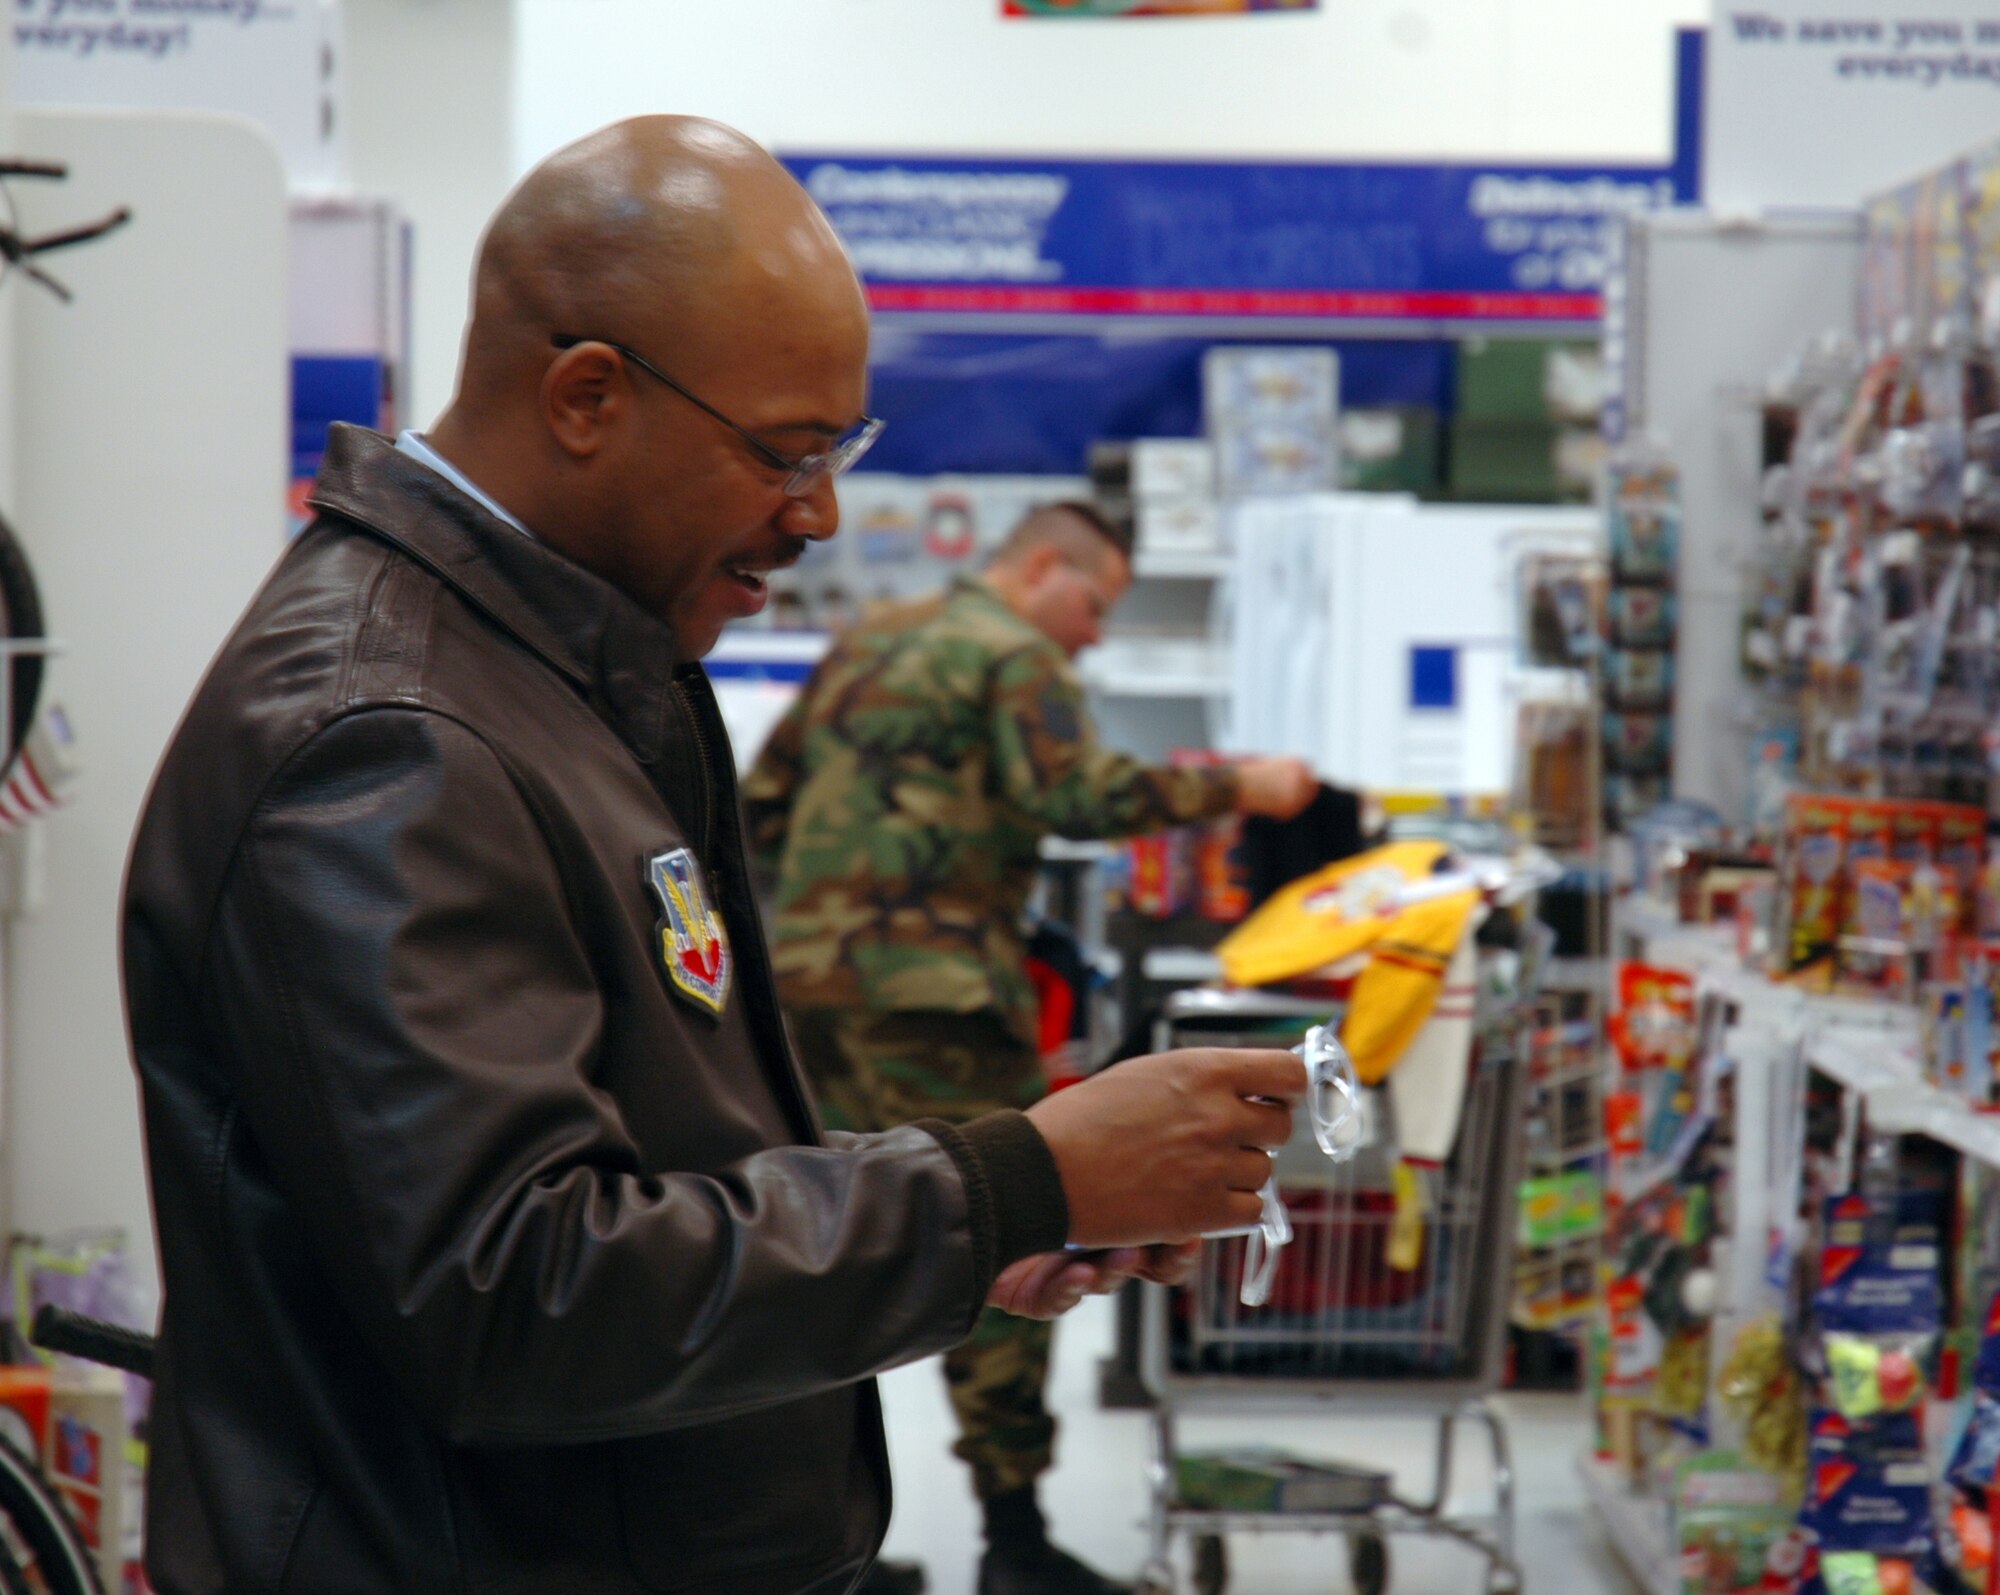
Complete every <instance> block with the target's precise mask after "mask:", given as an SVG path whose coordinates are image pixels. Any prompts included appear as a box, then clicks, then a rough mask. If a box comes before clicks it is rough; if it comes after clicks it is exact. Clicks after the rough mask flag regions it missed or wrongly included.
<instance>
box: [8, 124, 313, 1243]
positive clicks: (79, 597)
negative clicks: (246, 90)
mask: <svg viewBox="0 0 2000 1595" xmlns="http://www.w3.org/2000/svg"><path fill="white" fill-rule="evenodd" d="M15 137H16V140H17V144H18V147H19V149H20V150H21V151H22V152H32V153H33V154H34V155H37V156H40V157H43V158H46V159H51V160H59V161H64V162H67V163H68V165H69V168H70V177H69V179H68V181H66V182H64V183H61V184H48V185H38V186H37V187H36V188H35V190H34V191H33V192H32V193H31V194H24V195H23V196H22V207H23V210H24V211H26V212H27V220H28V221H30V222H31V223H33V224H37V225H40V224H42V223H44V222H46V223H51V224H53V223H57V222H60V221H63V220H65V219H67V218H71V217H88V216H96V215H101V214H103V213H104V212H106V211H108V210H110V209H112V208H114V207H116V206H118V205H129V206H130V207H131V209H132V212H133V220H132V222H131V223H130V225H129V226H127V227H126V228H124V229H123V230H122V231H120V232H119V233H117V234H114V235H113V236H112V237H110V238H108V239H106V240H104V241H102V242H100V243H97V244H93V245H90V246H88V247H86V248H82V249H78V250H75V251H72V252H69V253H66V254H65V256H64V257H63V261H62V268H61V269H62V275H63V278H64V280H65V281H66V282H67V283H68V284H69V285H70V286H71V287H72V288H73V289H74V290H75V294H76V299H75V302H74V303H73V304H70V305H62V304H58V303H57V302H56V301H55V300H54V299H52V298H51V297H49V296H48V295H47V294H44V293H41V292H39V291H38V290H35V289H34V288H32V286H30V285H28V284H26V283H23V282H20V281H19V280H15V281H11V282H9V283H8V284H7V285H6V287H5V288H4V289H0V300H11V302H12V303H11V309H12V313H13V314H14V315H15V316H16V318H17V343H16V348H15V361H14V367H13V380H14V387H15V391H16V393H17V394H19V395H22V396H23V402H21V403H19V404H17V406H16V407H15V416H14V420H15V432H14V446H15V459H16V462H17V464H18V467H19V471H18V477H17V479H16V480H14V481H12V482H10V483H8V484H6V493H5V500H6V503H5V507H6V509H7V510H8V511H9V512H10V514H11V515H12V517H13V519H14V520H15V521H16V523H17V529H18V531H19V533H20V536H21V539H22V541H23V543H24V544H25V546H26V548H27V550H28V553H29V556H30V558H31V559H32V560H33V562H34V566H35V572H36V576H37V579H38V581H39V583H40V586H41V594H42V601H43V606H44V608H45V610H46V613H47V617H48V624H49V626H50V628H51V630H52V631H54V632H56V633H57V634H59V635H60V636H62V638H63V639H64V641H65V643H66V645H67V651H66V652H65V654H64V656H63V657H62V658H61V659H60V660H59V661H58V663H57V664H56V666H55V667H54V668H53V669H52V670H51V672H50V679H49V682H48V687H47V690H48V692H49V693H50V695H52V696H54V697H56V698H59V699H60V700H61V701H62V703H63V704H64V706H65V708H66V709H67V710H68V712H69V715H70V718H71V720H72V722H73V723H74V725H75V727H76V732H77V743H78V760H79V763H80V765H81V769H82V774H81V779H80V781H79V783H78V789H77V794H76V797H75V799H74V801H73V802H72V803H71V804H70V805H69V806H68V807H67V808H65V809H63V810H62V811H61V812H59V813H57V814H56V815H54V816H53V817H51V818H50V819H49V820H48V821H46V822H45V823H43V824H42V825H41V826H39V827H38V828H37V842H36V845H37V846H40V847H42V848H44V849H45V857H43V858H42V860H41V861H40V868H39V869H38V870H37V871H36V873H37V874H38V875H39V876H40V877H41V879H42V880H43V881H44V883H45V885H44V888H43V890H42V891H41V892H40V894H39V895H40V897H41V898H42V901H41V902H40V904H39V906H37V907H36V908H35V909H34V910H33V911H32V912H30V913H28V914H26V915H25V916H24V917H20V918H17V919H15V920H13V921H12V922H11V923H10V925H9V927H8V942H9V952H10V958H9V963H10V967H9V969H8V972H7V974H8V982H7V1019H8V1024H7V1034H6V1060H7V1069H6V1080H5V1093H6V1094H5V1107H6V1112H5V1118H4V1153H5V1158H4V1172H5V1180H6V1186H7V1190H8V1193H9V1198H10V1202H11V1209H12V1212H11V1217H12V1221H13V1223H14V1224H15V1226H16V1227H19V1228H24V1229H30V1230H41V1231H45V1232H46V1231H57V1230H63V1229H68V1228H72V1227H75V1226H79V1225H100V1224H108V1225H116V1226H118V1227H120V1228H123V1229H124V1230H126V1231H127V1232H128V1233H129V1235H130V1236H131V1239H132V1246H133V1257H134V1262H135V1264H136V1266H137V1269H138V1271H139V1273H140V1275H141V1277H142V1280H143V1279H145V1278H147V1277H148V1276H150V1273H151V1268H152V1253H151V1236H152V1230H151V1220H150V1216H149V1208H148V1203H147V1195H146V1185H145V1170H144V1162H143V1158H142V1155H141V1145H140V1131H139V1113H138V1100H137V1091H136V1087H135V1084H134V1081H133V1077H132V1071H131V1065H130V1063H129V1061H128V1055H127V1045H126V1038H125V1029H124V1022H123V1011H122V1004H121V1000H120V989H119V970H118V935H119V907H120V896H121V887H122V876H123V870H124V862H125V856H126V852H127V849H128V846H129V843H130V838H131V834H132V828H133V824H134V821H135V820H136V818H137V816H138V812H139V807H140V803H141V800H142V799H143V797H144V795H145V791H146V787H147V783H148V782H149V781H150V779H151V776H152V772H153V767H154V765H155V764H156V763H157V761H158V759H159V756H160V753H161V750H162V749H163V748H164V746H165V744H166V741H167V738H168V736H169V734H170V733H171V731H172V730H173V727H174V725H175V723H176V722H177V720H178V719H179V717H180V714H181V710H182V708H183V706H184V705H185V704H186V702H187V699H188V697H189V695H190V694H191V693H192V691H193V690H194V687H195V685H196V683H197V681H198V680H199V679H200V676H201V673H202V671H203V669H204V668H205V667H206V665H207V663H208V660H209V658H210V657H211V655H212V654H213V653H214V651H215V649H216V647H217V646H218V645H219V644H220V643H221V641H222V639H223V637H224V636H225V635H226V634H227V633H228V630H229V628H230V626H231V624H232V623H233V622H234V621H235V619H236V617H237V615H238V614H239V613H240V612H241V610H242V608H243V606H244V604H245V603H246V602H247V601H248V599H249V598H250V596H251V594H252V593H253V592H254V590H255V589H256V587H257V584H258V582H259V581H260V580H261V579H262V577H263V575H264V573H265V572H266V571H267V570H268V568H269V566H270V564H271V562H272V560H273V559H274V558H275V557H276V556H277V554H278V552H279V550H280V548H281V546H282V529H283V506H284V486H285V461H286V444H287V421H288V413H289V411H288V405H287V366H286V360H287V346H288V343H287V336H286V291H285V282H286V269H285V247H286V246H285V218H286V198H285V177H284V171H283V168H282V166H281V164H280V162H279V159H278V155H277V152H276V150H275V149H274V148H273V147H272V145H271V144H270V142H269V140H268V139H267V138H266V137H265V136H264V134H263V133H261V132H260V131H258V130H257V129H256V128H255V127H254V126H252V125H251V124H250V123H248V122H245V121H241V120H238V119H236V118H232V117H221V116H210V115H202V114H197V113H186V112H144V113H136V112H135V113H121V112H97V111H74V112H56V111H33V112H20V113H17V116H16V125H15ZM31 206H32V207H33V209H32V210H31V209H29V207H31Z"/></svg>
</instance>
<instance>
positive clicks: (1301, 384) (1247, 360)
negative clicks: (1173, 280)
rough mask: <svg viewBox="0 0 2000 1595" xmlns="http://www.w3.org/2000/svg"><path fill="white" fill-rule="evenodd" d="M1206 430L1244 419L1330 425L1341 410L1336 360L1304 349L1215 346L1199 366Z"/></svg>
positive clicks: (1318, 350) (1315, 349) (1316, 350)
mask: <svg viewBox="0 0 2000 1595" xmlns="http://www.w3.org/2000/svg"><path fill="white" fill-rule="evenodd" d="M1201 397H1202V415H1203V419H1204V421H1205V422H1206V424H1207V427H1208V430H1209V431H1210V432H1211V433H1213V432H1215V431H1216V430H1218V428H1219V427H1221V426H1223V425H1225V424H1228V423H1233V422H1237V421H1243V420H1269V419H1276V420H1295V421H1312V422H1320V421H1327V422H1330V421H1331V420H1332V419H1333V417H1334V415H1335V414H1336V412H1337V411H1338V410H1339V408H1340V361H1339V357H1338V356H1337V355H1336V354H1335V352H1334V351H1333V350H1331V349H1328V348H1324V347H1308V346H1304V345H1286V344H1270V345H1218V346H1217V347H1215V348H1212V349H1210V350H1208V351H1207V353H1205V354H1204V355H1203V356H1202V361H1201Z"/></svg>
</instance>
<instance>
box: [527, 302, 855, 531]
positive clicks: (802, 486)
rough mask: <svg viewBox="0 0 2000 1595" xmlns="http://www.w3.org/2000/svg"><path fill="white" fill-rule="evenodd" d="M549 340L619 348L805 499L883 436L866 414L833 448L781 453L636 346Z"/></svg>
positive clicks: (563, 337)
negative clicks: (716, 423) (725, 430)
mask: <svg viewBox="0 0 2000 1595" xmlns="http://www.w3.org/2000/svg"><path fill="white" fill-rule="evenodd" d="M549 342H550V343H552V344H553V345H554V346H555V347H556V348H558V349H574V348H575V347H576V346H577V345H578V344H580V343H601V344H603V345H604V346H605V347H606V348H607V349H616V350H617V351H618V352H619V353H620V354H621V355H623V356H624V357H625V358H626V359H627V360H630V361H631V362H632V363H633V364H634V365H635V366H637V367H638V368H639V369H640V370H642V371H645V372H647V373H649V374H650V375H652V376H655V377H657V378H659V380H660V381H662V382H664V383H665V384H666V385H667V386H668V387H670V388H672V389H673V390H674V392H676V393H678V394H679V395H680V396H681V397H682V398H683V399H686V400H687V402H688V403H689V404H691V405H693V406H694V407H695V408H696V409H697V410H705V411H707V412H708V414H710V415H712V416H714V417H715V419H716V420H718V421H720V422H721V423H722V424H723V425H724V426H726V427H728V428H729V430H730V431H732V432H734V433H735V434H736V435H737V436H738V437H740V438H741V439H742V440H743V441H744V442H745V443H747V444H749V445H750V447H751V448H752V449H754V450H755V451H756V453H757V457H758V458H759V459H761V460H764V461H765V462H766V463H768V464H769V465H771V466H773V467H775V468H776V469H778V470H780V471H785V472H787V473H789V474H788V475H787V476H786V477H785V493H786V495H787V496H788V497H791V498H804V497H805V496H806V495H807V494H808V493H810V492H812V490H813V489H814V488H816V487H817V486H819V484H820V482H821V481H822V480H823V479H825V478H827V477H833V476H838V475H840V473H841V472H842V471H844V470H846V469H847V468H848V467H849V466H850V465H852V464H853V463H854V462H855V461H856V460H858V459H860V458H861V456H862V455H864V454H866V453H867V452H868V450H869V447H870V445H872V444H873V443H874V441H875V440H876V439H877V438H878V437H880V436H881V435H882V426H883V423H882V421H881V419H880V418H879V417H877V416H872V415H864V416H863V417H862V418H861V423H860V425H858V426H857V427H855V429H854V430H853V431H852V432H850V433H848V434H847V436H845V437H844V438H841V439H840V440H839V441H838V442H836V443H835V444H834V445H833V447H832V448H830V449H827V450H826V451H825V452H824V453H820V454H801V455H800V456H798V458H796V459H792V458H789V457H787V456H786V455H783V454H780V453H779V452H778V451H777V450H776V449H774V448H772V447H771V446H770V445H769V444H767V443H764V442H762V441H761V440H760V439H759V438H758V437H757V436H756V435H755V434H754V433H752V432H749V431H746V430H745V429H744V428H742V427H740V426H738V425H737V424H736V423H735V422H734V421H732V420H730V419H729V417H728V416H726V415H724V414H723V413H722V412H721V411H720V410H718V409H717V408H716V407H715V406H714V405H712V404H710V403H709V402H708V401H707V400H706V399H703V398H699V397H697V396H696V395H695V394H692V393H690V392H688V390H687V389H686V388H684V387H682V386H681V385H680V384H679V383H678V382H676V381H675V380H674V379H673V378H672V377H670V376H668V375H667V374H666V372H664V371H662V370H661V369H660V368H659V367H658V366H656V365H654V364H653V362H652V361H650V360H648V359H647V358H646V357H645V356H644V355H642V354H640V353H639V351H638V350H636V349H628V348H626V347H625V345H624V344H622V343H618V342H615V341H614V340H612V339H610V338H585V337H580V336H578V335H576V334H574V333H567V332H558V333H556V334H555V335H554V336H553V337H551V338H550V339H549Z"/></svg>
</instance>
